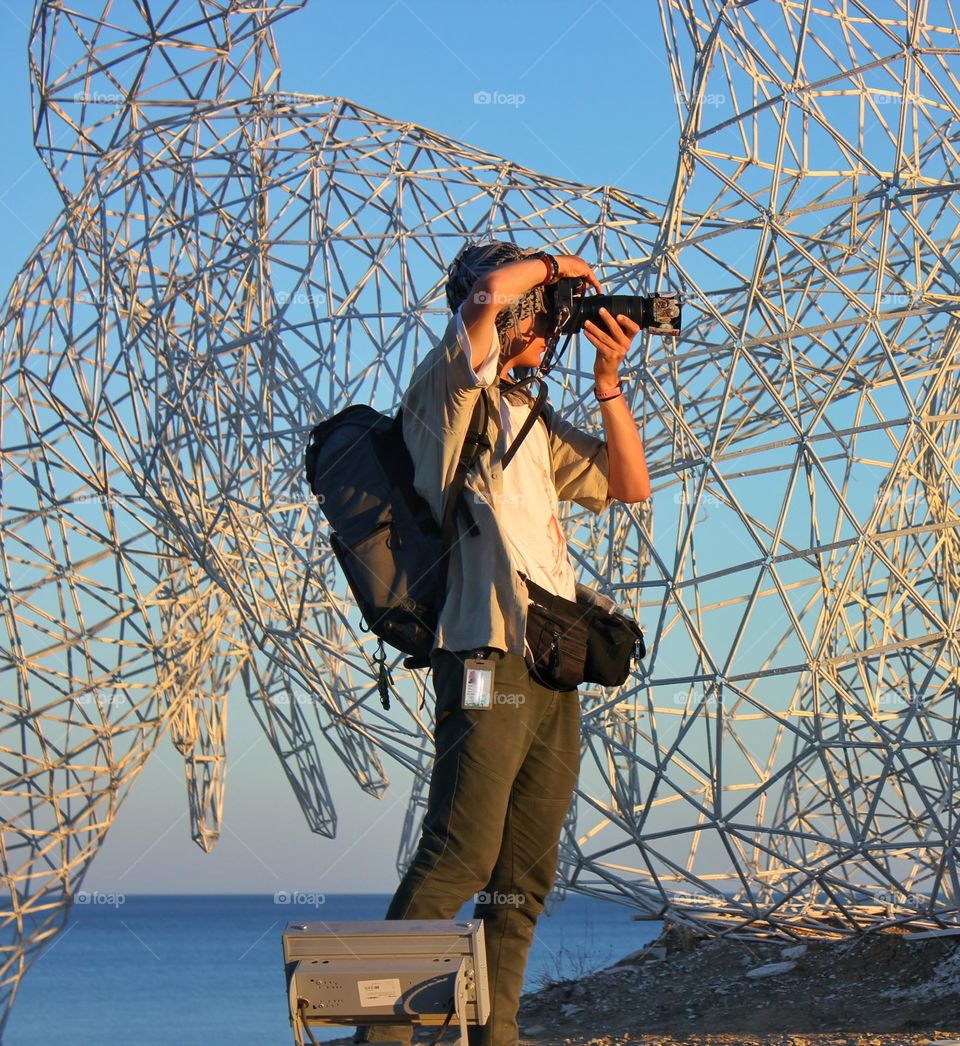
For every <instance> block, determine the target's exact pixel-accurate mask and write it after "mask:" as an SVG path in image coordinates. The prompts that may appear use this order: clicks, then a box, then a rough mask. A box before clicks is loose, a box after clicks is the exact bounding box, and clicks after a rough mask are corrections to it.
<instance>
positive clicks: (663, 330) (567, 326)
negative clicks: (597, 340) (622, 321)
mask: <svg viewBox="0 0 960 1046" xmlns="http://www.w3.org/2000/svg"><path fill="white" fill-rule="evenodd" d="M586 286H587V285H586V282H585V281H584V280H582V279H580V278H579V277H578V276H569V277H564V278H563V279H560V280H557V282H556V283H552V284H548V285H547V286H546V287H544V304H545V305H546V307H547V311H548V314H549V316H550V318H551V322H552V323H553V326H554V329H555V330H556V331H557V332H558V333H560V334H571V333H576V332H577V331H580V330H583V325H584V324H585V323H586V322H587V320H592V321H593V323H595V324H596V325H597V326H598V327H599V328H600V329H601V330H604V331H605V330H607V324H606V322H605V321H604V319H603V317H602V316H601V315H600V310H601V309H602V308H606V309H607V311H608V312H609V313H610V315H611V316H617V315H622V316H629V317H630V319H631V320H633V322H634V323H636V324H637V325H638V326H639V327H640V329H641V330H647V331H650V332H651V333H652V334H666V335H673V336H676V335H678V334H679V333H680V308H681V301H680V298H679V297H678V296H677V294H676V293H675V292H671V293H669V294H652V295H648V296H644V297H638V296H636V295H633V294H589V295H588V294H585V293H584V291H585V289H586Z"/></svg>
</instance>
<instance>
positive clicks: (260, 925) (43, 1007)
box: [2, 893, 662, 1046]
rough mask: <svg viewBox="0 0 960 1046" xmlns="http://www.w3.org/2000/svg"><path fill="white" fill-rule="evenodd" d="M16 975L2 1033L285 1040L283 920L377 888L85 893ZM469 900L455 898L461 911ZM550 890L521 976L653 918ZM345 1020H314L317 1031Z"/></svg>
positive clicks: (374, 907) (100, 1040)
mask: <svg viewBox="0 0 960 1046" xmlns="http://www.w3.org/2000/svg"><path fill="white" fill-rule="evenodd" d="M86 900H87V903H85V904H78V903H75V904H74V906H73V909H72V912H71V915H70V919H69V922H68V923H67V925H66V927H65V928H64V929H63V930H62V931H61V932H60V933H59V934H58V935H57V936H55V937H54V938H52V939H51V940H50V941H49V942H48V943H47V944H46V945H45V946H44V947H43V950H42V951H41V952H40V953H39V955H38V956H37V958H36V959H35V960H34V962H33V964H32V965H31V967H30V968H29V969H28V971H27V973H26V974H25V975H24V977H23V979H22V981H21V984H20V990H19V992H18V994H17V998H16V1001H15V1003H14V1005H13V1010H12V1014H11V1017H10V1019H9V1021H8V1024H7V1027H6V1030H5V1032H4V1035H3V1038H2V1043H3V1046H50V1044H51V1043H56V1042H65V1043H70V1046H133V1044H136V1046H153V1044H156V1046H214V1044H220V1043H229V1044H230V1046H286V1044H291V1043H293V1034H292V1032H291V1029H290V1022H289V1019H288V1014H287V1003H286V994H285V984H284V975H283V950H282V944H281V934H282V932H283V929H284V927H285V926H286V924H287V922H290V921H293V920H306V921H316V920H324V921H332V920H338V919H382V918H383V916H384V913H385V912H386V909H387V905H388V903H389V901H390V896H389V895H388V894H382V895H381V894H326V895H322V894H289V895H284V896H283V897H281V898H279V899H278V898H277V897H276V896H274V895H265V896H264V895H247V894H224V895H210V894H194V895H180V894H154V895H111V894H100V895H97V894H94V893H91V894H89V895H87V898H86ZM470 914H471V905H470V904H466V905H464V907H463V910H462V911H461V912H460V915H461V916H466V917H469V916H470ZM631 914H632V909H630V908H627V907H625V906H624V905H621V904H617V903H615V902H612V901H605V900H600V899H597V898H593V897H583V896H580V895H576V894H569V893H568V894H567V895H566V896H565V897H563V898H561V899H557V898H556V897H553V896H551V897H550V898H548V905H547V911H546V912H544V914H543V915H541V917H540V919H539V921H538V923H537V931H536V938H535V940H534V944H533V947H532V949H531V952H530V957H529V960H528V963H527V972H526V978H525V982H524V990H525V991H529V990H534V989H536V988H539V987H541V986H542V985H543V984H544V982H545V981H549V980H559V979H565V978H570V977H574V978H576V977H580V976H583V975H584V974H586V973H589V972H591V971H593V970H596V969H600V968H602V967H604V966H607V965H609V964H610V963H612V962H616V961H617V960H618V959H622V958H623V957H624V956H626V955H629V954H630V953H631V952H634V951H636V950H637V949H639V948H642V947H643V945H644V944H646V943H647V942H648V941H650V940H652V939H653V938H654V937H656V935H657V934H658V933H659V931H660V928H661V925H662V924H661V923H660V922H648V921H643V922H641V921H637V920H634V919H632V918H631ZM350 1030H351V1029H349V1028H346V1027H345V1028H332V1027H331V1028H319V1027H318V1028H315V1029H313V1032H314V1036H315V1037H316V1039H317V1040H318V1041H319V1042H324V1041H327V1040H330V1039H335V1038H340V1037H342V1036H344V1035H346V1034H349V1033H350Z"/></svg>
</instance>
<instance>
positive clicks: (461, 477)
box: [440, 388, 490, 569]
mask: <svg viewBox="0 0 960 1046" xmlns="http://www.w3.org/2000/svg"><path fill="white" fill-rule="evenodd" d="M489 421H490V405H489V403H488V401H487V391H486V389H484V388H481V390H480V394H479V395H478V396H477V402H476V404H475V405H474V408H473V414H472V415H471V417H470V424H469V426H468V427H467V434H466V436H465V437H464V439H463V446H462V447H461V448H460V460H459V461H458V462H457V469H456V472H454V474H453V479H452V480H451V482H450V489H449V490H448V491H447V500H446V503H445V504H444V509H443V520H442V521H441V523H440V533H441V535H442V537H443V556H444V569H446V565H445V564H446V557H447V553H448V552H449V550H450V546H451V545H452V544H453V517H454V514H455V513H456V512H457V511H459V512H461V513H463V514H464V516H465V518H466V519H467V525H468V529H469V531H470V533H471V534H478V533H479V532H480V528H479V527H478V526H477V524H476V521H475V520H474V518H473V513H472V512H471V511H470V508H469V506H468V505H467V503H466V502H465V501H464V500H463V498H462V497H461V494H462V493H463V487H464V484H465V483H466V481H467V473H468V472H469V471H470V469H472V468H473V466H474V465H475V464H476V463H477V459H478V458H479V457H480V455H481V454H482V453H483V452H484V451H485V450H490V440H489V439H488V438H487V425H488V423H489Z"/></svg>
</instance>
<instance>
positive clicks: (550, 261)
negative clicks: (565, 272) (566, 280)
mask: <svg viewBox="0 0 960 1046" xmlns="http://www.w3.org/2000/svg"><path fill="white" fill-rule="evenodd" d="M534 258H539V259H540V261H542V262H543V264H544V265H546V267H547V275H546V276H544V278H543V279H542V280H541V281H540V282H541V284H543V283H548V284H549V283H556V282H557V277H558V276H559V275H560V266H559V265H558V264H557V259H556V258H554V256H553V255H552V254H547V252H546V251H537V253H536V254H535V255H534Z"/></svg>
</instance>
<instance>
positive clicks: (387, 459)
mask: <svg viewBox="0 0 960 1046" xmlns="http://www.w3.org/2000/svg"><path fill="white" fill-rule="evenodd" d="M546 393H547V388H546V385H545V384H542V386H541V389H540V393H539V395H538V396H537V399H536V401H535V403H534V406H533V409H532V410H531V411H530V416H529V417H528V418H527V419H526V420H525V422H524V424H523V425H522V426H521V428H520V431H519V432H518V433H517V436H516V438H515V440H514V442H513V444H512V445H511V446H510V448H509V450H508V451H507V452H506V454H505V455H504V457H503V461H502V467H504V468H505V467H506V466H507V464H508V463H509V461H510V460H511V458H512V457H513V455H514V454H515V453H516V450H517V448H518V447H519V445H520V442H521V440H522V439H523V438H524V436H526V434H527V432H529V430H530V428H531V427H532V426H533V424H534V422H535V420H536V418H537V417H538V416H539V414H540V413H541V412H542V410H543V405H544V402H545V400H546ZM489 414H490V404H489V396H488V393H487V390H486V388H481V390H480V395H478V396H477V402H476V405H475V407H474V411H473V414H472V416H471V418H470V424H469V426H468V429H467V435H466V437H465V439H464V445H463V447H462V448H461V451H460V459H459V461H458V464H457V468H456V471H455V473H454V478H453V480H452V482H451V484H450V488H449V490H448V492H447V495H446V500H445V503H444V515H443V519H442V521H441V523H440V524H439V525H438V524H437V522H436V520H435V519H434V518H433V513H432V512H431V511H430V506H429V505H428V504H427V502H426V501H425V500H424V499H423V498H422V497H421V496H420V495H419V494H418V493H417V491H416V490H415V489H414V486H413V472H414V470H413V460H412V459H411V457H410V453H409V451H408V450H407V445H406V443H405V442H404V439H403V429H402V424H403V411H402V409H401V410H398V411H397V413H396V414H395V415H394V416H393V417H391V416H390V415H387V414H382V413H381V412H380V411H377V410H374V408H373V407H369V406H366V405H365V404H354V405H352V406H349V407H346V408H345V409H344V410H341V411H339V412H338V413H337V414H334V415H333V416H332V417H330V418H327V419H326V420H325V421H321V422H320V423H319V424H318V425H315V426H314V427H313V429H312V430H311V432H310V442H309V445H308V446H307V449H306V453H305V454H304V471H305V474H306V479H307V482H308V483H309V485H310V489H311V491H312V492H313V493H314V495H316V498H317V501H318V502H319V504H320V508H321V509H322V511H323V514H324V516H326V518H327V521H328V522H329V523H330V527H331V530H330V545H331V548H332V549H333V553H334V555H335V556H336V557H337V561H338V562H339V564H340V566H341V568H342V570H343V573H344V576H345V577H346V579H347V584H348V585H349V587H350V591H351V592H352V594H353V597H354V599H355V600H356V602H357V606H358V608H359V610H360V613H361V614H362V616H363V619H364V621H365V622H366V625H367V627H368V628H369V630H370V631H371V632H373V633H374V635H376V636H377V638H378V640H379V643H378V652H377V654H376V655H375V656H374V661H375V663H377V664H378V666H379V689H380V697H381V701H382V703H383V706H384V708H389V707H390V704H389V696H388V691H387V683H388V681H390V680H389V670H388V669H387V667H386V657H385V654H384V651H383V643H384V642H386V643H388V644H389V645H390V646H393V647H395V648H396V649H398V650H400V651H401V652H402V653H404V654H407V655H408V657H407V658H406V659H405V660H404V666H405V667H407V668H425V667H427V666H429V664H430V651H431V649H432V648H433V644H434V640H435V636H436V627H437V621H438V619H439V616H440V610H441V608H442V606H443V602H444V600H445V599H446V588H447V565H448V562H449V550H450V546H451V545H452V543H453V535H454V531H455V516H456V515H457V514H460V515H461V516H463V518H464V520H465V523H466V526H467V528H468V532H469V533H470V534H477V533H478V532H479V531H478V528H477V525H476V522H475V521H474V519H473V515H472V513H471V512H470V508H469V505H468V499H466V498H463V497H462V496H461V495H462V493H463V487H464V483H465V482H466V478H467V473H468V472H469V471H470V469H471V468H473V466H474V465H475V464H476V462H477V460H478V459H479V457H480V455H481V454H482V453H483V452H484V451H486V450H490V449H492V448H491V446H490V441H489V440H488V439H487V436H486V432H487V422H488V419H489Z"/></svg>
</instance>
